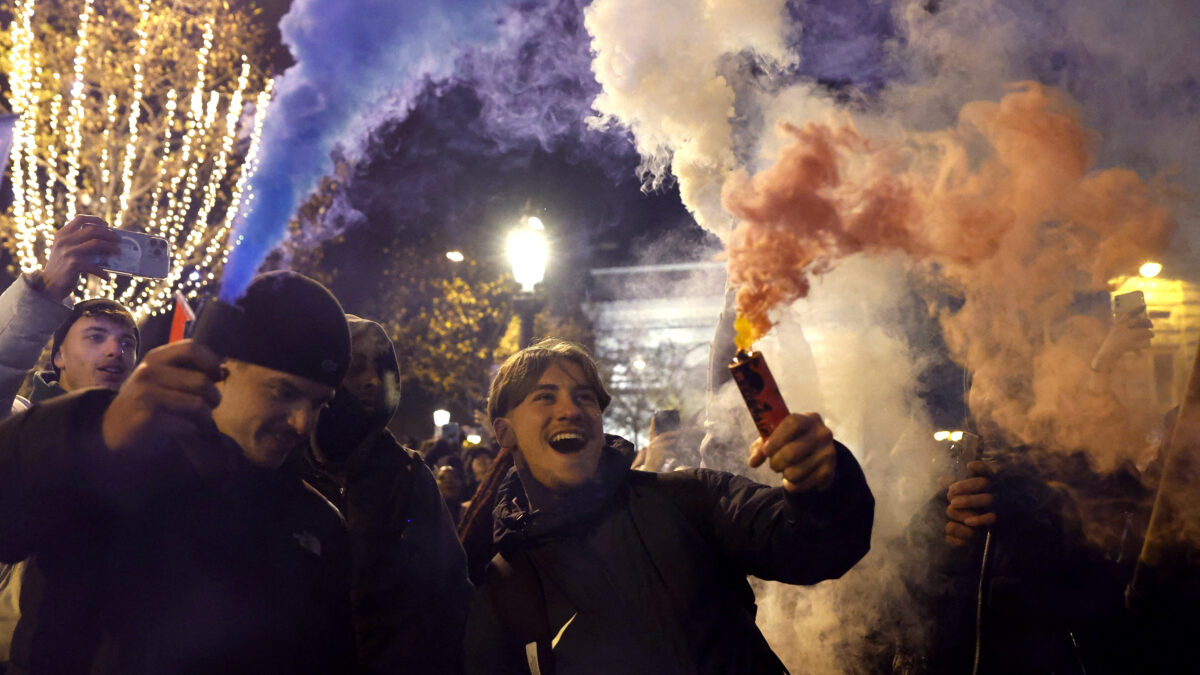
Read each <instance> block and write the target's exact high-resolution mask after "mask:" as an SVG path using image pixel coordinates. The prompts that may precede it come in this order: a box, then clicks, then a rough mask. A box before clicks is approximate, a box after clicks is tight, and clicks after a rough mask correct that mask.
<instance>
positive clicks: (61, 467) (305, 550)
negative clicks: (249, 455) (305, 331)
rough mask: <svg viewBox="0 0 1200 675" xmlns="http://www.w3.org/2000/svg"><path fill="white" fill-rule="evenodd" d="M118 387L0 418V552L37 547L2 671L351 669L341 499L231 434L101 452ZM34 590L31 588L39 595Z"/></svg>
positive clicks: (21, 555)
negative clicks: (9, 661)
mask: <svg viewBox="0 0 1200 675" xmlns="http://www.w3.org/2000/svg"><path fill="white" fill-rule="evenodd" d="M113 396H114V392H111V391H107V390H102V389H89V390H84V391H81V392H76V393H74V394H68V395H64V396H60V397H57V398H54V399H53V400H50V401H46V402H43V403H40V404H38V405H35V406H34V407H33V408H31V409H29V410H28V411H26V412H24V413H22V414H20V415H17V416H15V417H12V418H9V419H8V420H5V421H4V422H3V423H2V424H0V561H5V562H14V561H17V560H22V559H25V558H28V557H31V556H32V559H31V561H30V563H29V565H28V567H27V573H26V574H27V576H29V575H37V577H38V582H37V583H29V584H27V585H26V586H25V587H24V588H23V589H22V596H21V609H22V617H21V621H20V623H19V624H18V626H17V631H16V635H15V636H14V640H13V665H12V668H11V669H10V673H114V674H115V673H120V674H121V675H137V674H141V673H145V674H147V675H150V674H159V673H217V672H220V673H247V674H250V673H313V674H314V675H315V674H317V673H321V674H327V673H333V672H345V670H346V669H347V668H349V667H350V665H351V663H352V659H353V635H352V633H351V630H350V606H349V588H348V583H347V580H348V576H349V546H348V542H347V538H346V530H345V525H344V524H343V523H342V520H341V518H340V517H339V515H338V513H337V511H336V510H335V509H334V508H333V507H332V506H331V505H330V504H329V503H328V502H327V501H326V500H324V499H322V498H321V497H320V495H318V494H317V493H316V492H315V491H313V490H312V489H310V488H308V487H307V486H305V485H304V484H303V483H302V482H301V481H299V480H297V479H296V478H295V477H294V476H291V475H288V474H285V473H283V472H279V471H268V470H264V469H261V468H258V467H255V466H253V465H251V464H250V463H249V462H247V461H246V460H245V458H244V457H243V456H242V453H241V449H240V448H239V447H238V446H237V445H236V444H235V443H234V442H233V441H232V440H230V439H229V438H227V437H224V436H215V437H212V438H211V439H208V440H204V441H201V440H197V442H196V443H197V444H196V446H195V447H191V448H189V449H188V450H187V455H188V456H192V457H203V458H204V462H203V468H198V467H197V465H196V464H194V463H193V462H190V461H188V460H187V459H185V455H184V449H183V448H179V447H164V448H161V449H160V451H159V452H156V453H153V455H151V456H145V457H142V456H139V457H137V458H131V457H127V456H119V455H113V454H112V453H110V452H108V450H107V449H106V448H105V447H104V444H103V442H102V440H101V438H100V420H101V418H102V416H103V413H104V411H105V410H106V409H107V407H108V404H109V403H110V402H111V400H112V398H113ZM34 595H37V596H38V597H33V596H34Z"/></svg>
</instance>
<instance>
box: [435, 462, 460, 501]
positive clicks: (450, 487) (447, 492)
mask: <svg viewBox="0 0 1200 675" xmlns="http://www.w3.org/2000/svg"><path fill="white" fill-rule="evenodd" d="M434 478H435V479H436V480H437V486H438V492H440V493H442V499H451V500H453V499H461V498H462V491H463V482H462V476H460V475H458V469H456V468H454V467H452V466H443V467H441V468H440V469H438V471H437V475H436V476H434Z"/></svg>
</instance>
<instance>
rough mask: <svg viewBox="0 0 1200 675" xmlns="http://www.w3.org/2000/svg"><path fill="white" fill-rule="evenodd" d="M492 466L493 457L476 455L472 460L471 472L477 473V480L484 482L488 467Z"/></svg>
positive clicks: (477, 481)
mask: <svg viewBox="0 0 1200 675" xmlns="http://www.w3.org/2000/svg"><path fill="white" fill-rule="evenodd" d="M491 468H492V458H491V457H488V456H486V455H476V456H475V458H474V459H472V460H471V473H472V474H474V475H475V482H476V483H482V482H483V479H484V478H486V477H487V472H488V469H491Z"/></svg>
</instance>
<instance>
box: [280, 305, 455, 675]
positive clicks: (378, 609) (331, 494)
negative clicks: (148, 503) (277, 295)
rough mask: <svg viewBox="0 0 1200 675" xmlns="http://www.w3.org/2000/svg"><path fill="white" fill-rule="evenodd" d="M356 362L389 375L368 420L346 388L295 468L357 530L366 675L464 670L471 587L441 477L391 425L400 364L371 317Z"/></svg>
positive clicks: (357, 339)
mask: <svg viewBox="0 0 1200 675" xmlns="http://www.w3.org/2000/svg"><path fill="white" fill-rule="evenodd" d="M347 318H348V319H349V321H350V332H351V336H352V338H353V350H354V358H356V359H370V360H371V361H373V362H374V363H376V365H377V366H378V368H379V370H380V371H381V374H382V377H381V378H380V379H381V386H382V390H383V392H384V394H385V395H384V396H383V397H382V398H383V401H384V404H383V405H382V406H381V407H380V409H379V410H377V411H376V413H375V414H373V415H370V414H367V413H366V412H365V410H364V409H363V407H362V406H361V405H360V404H359V403H358V401H357V399H355V398H354V396H352V395H350V393H349V392H348V391H346V390H345V389H344V388H343V389H339V390H338V392H337V395H336V396H335V397H334V400H333V402H332V403H331V404H330V407H329V408H328V409H327V410H325V411H324V412H323V413H322V414H321V418H320V421H319V422H318V425H317V431H316V433H315V434H314V437H313V443H312V445H311V447H309V448H308V449H307V450H306V451H305V452H304V453H299V454H298V455H297V456H296V457H294V458H293V460H294V461H292V462H291V463H290V464H289V467H290V468H291V469H292V470H293V471H295V472H297V473H299V475H300V476H301V477H303V478H304V479H305V481H307V482H308V483H309V484H311V485H313V486H314V487H316V488H317V489H318V490H319V491H320V492H321V493H322V494H324V495H325V496H326V497H327V498H328V499H329V500H330V501H331V502H333V503H334V504H335V505H336V506H337V507H338V508H339V509H341V511H342V513H343V514H344V515H345V517H346V522H347V524H348V525H349V528H350V545H351V550H352V555H351V560H352V567H353V575H352V577H351V591H352V592H351V596H352V598H353V605H354V628H355V636H356V641H357V646H358V655H359V657H358V658H359V664H360V668H361V669H362V670H363V671H364V672H367V673H431V674H437V675H442V674H443V673H445V674H452V673H455V672H458V671H461V670H462V634H463V627H464V625H465V623H466V620H467V603H468V600H469V598H470V593H471V584H470V582H469V581H468V580H467V560H466V554H464V553H463V549H462V546H461V545H460V544H459V542H458V536H457V533H456V532H455V528H454V522H453V521H452V520H451V518H450V514H449V513H448V512H447V510H446V504H445V501H444V500H443V499H442V496H441V493H439V492H438V488H437V483H436V482H435V481H434V479H433V474H432V473H430V471H429V469H428V468H427V467H426V466H425V463H424V462H423V461H421V457H420V456H419V455H417V453H415V452H413V451H412V450H409V449H407V448H404V447H403V446H401V445H400V443H398V442H397V441H396V439H395V438H394V437H393V436H392V434H391V433H390V432H389V431H388V430H387V429H386V428H385V427H386V424H387V422H388V420H389V419H391V417H392V415H393V414H394V413H395V411H396V408H397V406H398V405H399V401H400V396H399V393H400V392H399V366H398V364H397V362H396V356H395V352H394V351H393V349H392V344H391V341H390V340H389V339H388V338H387V335H386V334H385V333H384V331H383V328H382V327H380V326H379V324H377V323H375V322H373V321H367V320H364V319H359V318H358V317H354V316H348V317H347Z"/></svg>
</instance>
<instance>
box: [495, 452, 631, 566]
mask: <svg viewBox="0 0 1200 675" xmlns="http://www.w3.org/2000/svg"><path fill="white" fill-rule="evenodd" d="M632 463H633V445H632V444H631V443H630V442H629V441H627V440H625V439H623V438H621V437H619V436H612V435H606V436H605V446H604V450H603V451H602V452H601V455H600V463H599V466H598V467H597V472H596V478H595V479H594V480H592V481H590V482H589V483H588V484H586V485H584V486H582V487H580V488H579V489H577V490H573V491H572V492H570V493H567V494H553V493H550V492H549V491H548V490H546V489H545V488H543V487H542V486H541V485H540V484H538V483H537V482H536V481H534V479H533V478H532V477H531V476H524V477H523V476H522V475H521V472H520V471H519V470H518V469H517V468H516V467H514V468H512V469H510V470H509V472H508V475H507V476H505V478H504V482H503V483H501V485H500V489H499V493H498V499H497V504H496V509H495V511H494V512H493V515H494V518H495V523H494V531H493V534H494V539H495V542H496V545H497V548H499V550H500V552H501V553H505V552H510V551H512V550H514V549H516V548H522V547H524V546H528V545H533V544H536V543H539V542H541V541H544V540H548V539H554V538H557V537H559V536H560V535H562V534H563V533H564V532H565V531H566V530H568V529H571V528H573V527H576V526H579V525H582V524H585V523H587V522H588V521H591V520H592V519H594V518H595V517H596V516H598V515H599V514H600V513H601V512H602V511H604V509H605V507H607V506H608V505H609V504H611V503H612V502H613V498H614V496H615V495H616V494H617V492H618V491H619V490H620V489H621V488H623V487H624V486H625V484H626V482H627V480H628V476H629V471H630V465H631V464H632ZM525 481H529V483H530V485H529V487H530V488H531V489H530V490H528V491H527V489H526V483H525ZM530 491H532V492H534V493H535V500H534V501H537V502H538V504H539V506H538V508H533V507H531V506H530V502H529V494H528V493H529V492H530Z"/></svg>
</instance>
